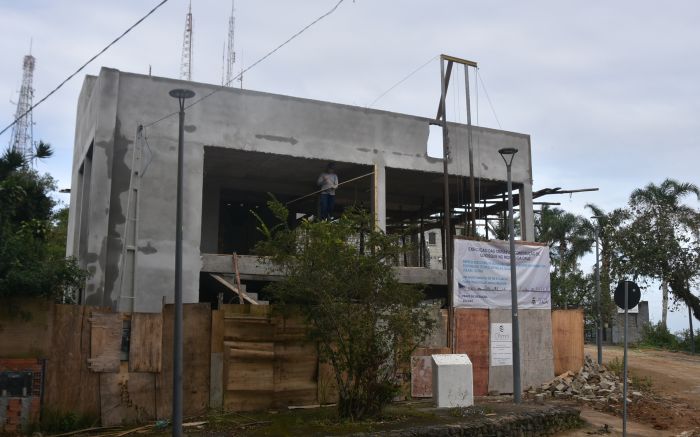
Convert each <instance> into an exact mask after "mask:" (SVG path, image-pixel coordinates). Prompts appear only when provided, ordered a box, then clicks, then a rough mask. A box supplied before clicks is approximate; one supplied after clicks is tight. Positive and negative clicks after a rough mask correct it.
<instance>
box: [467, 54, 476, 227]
mask: <svg viewBox="0 0 700 437" xmlns="http://www.w3.org/2000/svg"><path fill="white" fill-rule="evenodd" d="M464 89H465V91H466V100H467V144H468V146H469V201H470V204H471V205H470V206H471V208H470V209H469V217H470V220H471V236H472V237H475V236H476V194H475V191H474V149H473V147H472V107H471V98H470V97H469V67H468V66H467V65H465V66H464Z"/></svg>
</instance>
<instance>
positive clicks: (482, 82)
mask: <svg viewBox="0 0 700 437" xmlns="http://www.w3.org/2000/svg"><path fill="white" fill-rule="evenodd" d="M476 76H477V77H478V78H479V82H481V86H482V87H483V88H484V94H486V101H488V102H489V107H491V112H493V117H494V118H495V119H496V123H498V128H499V129H503V128H502V127H501V122H500V121H499V120H498V115H496V110H495V109H494V107H493V104H492V103H491V97H489V92H488V90H487V89H486V84H485V83H484V79H482V78H481V75H480V74H479V70H476Z"/></svg>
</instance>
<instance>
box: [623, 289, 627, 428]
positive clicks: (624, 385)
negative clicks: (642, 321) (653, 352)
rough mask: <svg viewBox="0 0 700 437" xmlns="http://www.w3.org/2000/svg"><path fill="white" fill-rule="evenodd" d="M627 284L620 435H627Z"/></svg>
mask: <svg viewBox="0 0 700 437" xmlns="http://www.w3.org/2000/svg"><path fill="white" fill-rule="evenodd" d="M627 284H628V282H627V281H625V352H624V353H625V355H624V360H623V361H624V363H623V366H622V367H623V370H622V377H623V378H624V380H623V386H622V387H623V388H622V436H623V437H627V313H628V312H629V310H628V309H627V299H628V293H627Z"/></svg>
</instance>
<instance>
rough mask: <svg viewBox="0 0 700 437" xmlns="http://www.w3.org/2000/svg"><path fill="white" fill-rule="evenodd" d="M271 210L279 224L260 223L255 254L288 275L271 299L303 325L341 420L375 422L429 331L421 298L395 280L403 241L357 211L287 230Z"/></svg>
mask: <svg viewBox="0 0 700 437" xmlns="http://www.w3.org/2000/svg"><path fill="white" fill-rule="evenodd" d="M268 205H269V207H270V209H271V211H272V212H273V214H274V216H275V217H276V219H277V220H278V223H276V224H274V225H272V226H270V225H265V224H262V223H261V226H260V230H261V232H262V233H263V236H264V237H265V240H263V241H261V242H260V243H259V244H258V245H257V246H256V253H258V254H259V255H266V256H268V257H270V258H269V259H270V260H271V262H272V263H274V264H275V265H276V267H278V268H280V269H282V271H283V272H284V273H285V275H286V276H285V278H284V280H282V281H279V282H275V283H271V284H270V285H269V286H268V291H270V292H271V294H272V296H273V299H274V301H275V303H276V304H277V305H278V306H280V307H282V308H285V307H294V308H300V311H301V312H302V314H303V315H304V316H305V318H306V320H307V321H308V323H309V327H310V328H309V332H308V335H309V338H311V339H312V340H314V341H316V342H317V343H318V348H319V354H320V356H321V358H322V359H324V360H326V361H328V362H330V363H331V364H332V365H333V367H334V370H335V376H336V381H337V383H338V386H339V389H340V390H339V391H340V402H339V404H338V408H339V412H340V414H341V416H343V417H349V418H353V419H359V418H362V417H367V416H373V415H376V414H378V413H379V412H380V411H381V409H382V408H383V407H384V406H385V405H386V404H387V403H388V402H390V401H391V399H392V398H393V396H394V394H395V393H396V390H397V389H398V386H399V384H398V381H397V375H398V369H399V367H400V365H401V364H402V363H406V361H407V360H408V358H409V357H410V353H411V351H412V350H413V349H414V348H415V347H416V346H417V345H418V344H419V343H420V342H421V341H423V340H424V339H425V338H426V336H427V335H428V333H429V332H430V331H431V330H432V327H433V322H432V320H431V319H430V317H429V314H428V311H427V309H426V308H424V307H423V306H422V305H421V300H422V298H423V295H422V293H421V291H420V290H419V289H417V288H415V287H411V286H407V285H405V284H400V283H399V282H398V281H397V279H396V277H395V275H394V271H393V268H392V261H393V260H396V259H398V257H399V255H400V254H401V252H402V250H403V249H402V247H401V245H400V241H399V239H400V236H397V235H387V234H385V233H383V232H381V231H378V230H376V229H375V228H374V222H373V219H372V217H371V216H370V215H369V214H367V213H366V212H365V211H362V210H359V209H352V210H349V211H347V212H346V213H345V214H343V216H341V217H340V218H339V219H338V220H336V221H334V222H332V223H331V222H328V221H314V222H312V221H309V220H302V221H300V222H299V223H297V224H296V226H295V227H290V226H289V225H288V211H287V210H286V208H285V207H284V205H282V204H281V203H279V202H278V201H276V200H275V199H274V198H273V199H272V200H271V201H270V202H269V203H268Z"/></svg>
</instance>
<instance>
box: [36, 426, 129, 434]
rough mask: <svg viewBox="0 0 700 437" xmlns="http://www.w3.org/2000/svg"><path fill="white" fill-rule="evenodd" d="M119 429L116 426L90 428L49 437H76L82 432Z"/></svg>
mask: <svg viewBox="0 0 700 437" xmlns="http://www.w3.org/2000/svg"><path fill="white" fill-rule="evenodd" d="M117 428H119V427H118V426H94V427H92V428H85V429H78V430H76V431H69V432H64V433H62V434H52V435H51V436H49V437H66V436H70V435H77V434H82V433H84V432H90V431H105V430H108V429H117Z"/></svg>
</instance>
